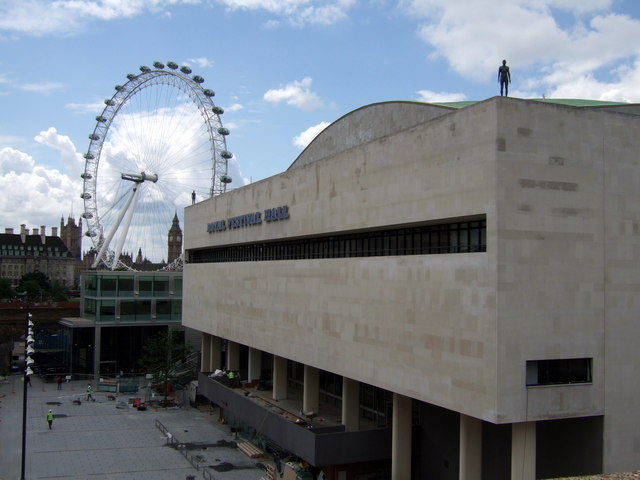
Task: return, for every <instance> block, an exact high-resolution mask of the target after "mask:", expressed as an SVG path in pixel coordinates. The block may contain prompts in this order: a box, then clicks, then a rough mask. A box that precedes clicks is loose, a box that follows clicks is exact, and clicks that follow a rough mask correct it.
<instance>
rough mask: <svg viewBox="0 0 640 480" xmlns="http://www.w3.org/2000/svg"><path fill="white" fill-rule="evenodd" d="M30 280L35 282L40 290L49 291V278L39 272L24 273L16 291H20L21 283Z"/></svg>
mask: <svg viewBox="0 0 640 480" xmlns="http://www.w3.org/2000/svg"><path fill="white" fill-rule="evenodd" d="M31 280H33V281H35V282H36V283H37V284H38V286H39V287H40V289H42V290H44V291H49V290H50V289H51V282H50V281H49V277H47V276H46V275H45V274H44V273H42V272H41V271H39V270H36V271H35V272H29V273H25V274H24V275H23V276H22V278H21V279H20V283H19V284H18V290H20V285H21V284H22V283H23V282H27V281H31Z"/></svg>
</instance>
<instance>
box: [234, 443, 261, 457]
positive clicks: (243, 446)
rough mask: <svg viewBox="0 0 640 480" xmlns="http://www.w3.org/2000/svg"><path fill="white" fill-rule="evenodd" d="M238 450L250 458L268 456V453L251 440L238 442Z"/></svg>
mask: <svg viewBox="0 0 640 480" xmlns="http://www.w3.org/2000/svg"><path fill="white" fill-rule="evenodd" d="M238 450H240V451H241V452H242V453H244V454H245V455H246V456H247V457H249V458H268V457H267V455H266V454H265V453H264V452H263V451H262V450H260V449H259V448H258V447H256V446H255V445H254V444H253V443H251V442H241V443H239V444H238Z"/></svg>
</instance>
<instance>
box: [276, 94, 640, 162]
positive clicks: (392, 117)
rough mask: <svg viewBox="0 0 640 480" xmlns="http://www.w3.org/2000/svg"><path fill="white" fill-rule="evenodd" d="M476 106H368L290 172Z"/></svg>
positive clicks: (323, 135) (342, 121) (323, 136)
mask: <svg viewBox="0 0 640 480" xmlns="http://www.w3.org/2000/svg"><path fill="white" fill-rule="evenodd" d="M497 98H501V97H497ZM505 98H506V97H505ZM509 98H511V97H509ZM514 99H515V97H514ZM517 100H520V101H522V100H525V101H532V102H541V103H552V104H556V105H566V106H571V107H592V108H593V107H601V108H605V109H607V110H611V111H617V112H620V113H628V114H633V115H640V105H639V104H630V103H625V102H609V101H603V100H584V99H571V98H568V99H563V98H533V99H517ZM483 101H486V100H483ZM476 103H480V101H475V100H468V101H463V102H442V103H424V102H409V101H390V102H380V103H373V104H370V105H365V106H363V107H360V108H358V109H356V110H353V111H352V112H349V113H347V114H345V115H343V116H342V117H340V118H339V119H338V120H336V121H334V122H333V123H332V124H331V125H329V126H328V127H327V128H325V129H324V130H323V131H322V132H320V133H319V134H318V135H317V136H316V137H315V138H314V139H313V140H312V141H311V143H310V144H309V145H307V147H306V148H305V149H304V150H303V151H302V153H301V154H300V155H298V158H296V159H295V161H294V162H293V163H292V164H291V166H290V167H289V168H288V170H290V169H292V168H297V167H302V166H304V165H308V164H310V163H313V162H315V161H316V160H320V159H321V158H326V157H330V156H333V155H336V154H338V153H340V152H342V151H345V150H348V149H350V148H353V147H356V146H358V145H362V144H363V143H366V142H370V141H372V140H375V139H378V138H382V137H385V136H387V135H390V134H393V133H395V132H398V131H401V130H405V129H407V128H411V127H413V126H415V125H418V124H420V123H424V122H427V121H429V120H433V119H434V118H437V117H441V116H443V115H446V114H448V113H451V112H453V111H455V110H459V109H461V108H465V107H469V106H471V105H475V104H476Z"/></svg>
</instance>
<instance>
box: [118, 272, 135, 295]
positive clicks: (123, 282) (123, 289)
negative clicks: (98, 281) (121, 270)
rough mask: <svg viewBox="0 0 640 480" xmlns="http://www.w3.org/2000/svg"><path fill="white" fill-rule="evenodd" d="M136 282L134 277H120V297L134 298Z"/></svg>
mask: <svg viewBox="0 0 640 480" xmlns="http://www.w3.org/2000/svg"><path fill="white" fill-rule="evenodd" d="M134 284H135V280H134V278H133V276H127V277H118V296H119V297H133V296H134Z"/></svg>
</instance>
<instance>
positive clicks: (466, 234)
mask: <svg viewBox="0 0 640 480" xmlns="http://www.w3.org/2000/svg"><path fill="white" fill-rule="evenodd" d="M486 229H487V221H486V220H485V219H484V218H482V219H478V220H474V221H465V222H451V221H449V222H446V223H438V224H430V225H423V226H420V227H411V228H394V229H383V230H374V231H366V232H359V233H348V234H332V235H327V236H322V237H312V238H300V239H291V240H284V241H274V242H260V243H250V244H244V245H229V246H223V247H212V248H207V249H202V250H190V251H189V252H188V255H187V258H188V263H215V262H249V261H267V260H303V259H311V258H348V257H379V256H391V255H428V254H438V253H440V254H442V253H472V252H486V250H487V246H486Z"/></svg>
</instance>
